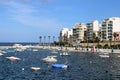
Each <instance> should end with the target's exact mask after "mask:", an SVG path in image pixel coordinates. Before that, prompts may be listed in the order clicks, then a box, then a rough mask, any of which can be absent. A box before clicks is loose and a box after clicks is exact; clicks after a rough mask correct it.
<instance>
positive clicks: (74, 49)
mask: <svg viewBox="0 0 120 80" xmlns="http://www.w3.org/2000/svg"><path fill="white" fill-rule="evenodd" d="M23 47H26V48H39V49H51V50H62V51H68V52H96V53H120V49H98V48H94V49H93V48H88V49H87V48H82V47H78V48H77V49H76V48H75V47H60V46H39V45H30V46H23ZM8 48H13V46H0V49H8Z"/></svg>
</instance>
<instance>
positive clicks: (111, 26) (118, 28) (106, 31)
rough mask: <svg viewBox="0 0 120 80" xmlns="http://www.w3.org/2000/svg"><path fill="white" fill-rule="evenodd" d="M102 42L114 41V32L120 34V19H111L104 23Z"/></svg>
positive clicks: (105, 20)
mask: <svg viewBox="0 0 120 80" xmlns="http://www.w3.org/2000/svg"><path fill="white" fill-rule="evenodd" d="M101 26H102V28H101V40H104V41H108V40H114V37H113V34H114V32H120V18H118V17H111V18H106V19H104V20H103V21H102V25H101Z"/></svg>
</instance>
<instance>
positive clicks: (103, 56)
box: [99, 54, 109, 58]
mask: <svg viewBox="0 0 120 80" xmlns="http://www.w3.org/2000/svg"><path fill="white" fill-rule="evenodd" d="M99 56H100V57H102V58H109V55H105V54H100V55H99Z"/></svg>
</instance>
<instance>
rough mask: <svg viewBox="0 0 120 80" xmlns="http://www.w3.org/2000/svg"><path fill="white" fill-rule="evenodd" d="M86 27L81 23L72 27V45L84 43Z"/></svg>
mask: <svg viewBox="0 0 120 80" xmlns="http://www.w3.org/2000/svg"><path fill="white" fill-rule="evenodd" d="M86 29H87V28H86V25H85V24H82V23H76V24H75V25H74V27H73V43H80V42H81V41H84V37H85V36H84V35H85V31H86Z"/></svg>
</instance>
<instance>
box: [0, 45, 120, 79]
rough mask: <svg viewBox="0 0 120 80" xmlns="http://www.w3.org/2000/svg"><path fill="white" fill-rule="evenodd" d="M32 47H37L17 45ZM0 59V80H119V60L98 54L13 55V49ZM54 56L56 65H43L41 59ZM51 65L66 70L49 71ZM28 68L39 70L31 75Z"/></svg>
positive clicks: (26, 52)
mask: <svg viewBox="0 0 120 80" xmlns="http://www.w3.org/2000/svg"><path fill="white" fill-rule="evenodd" d="M13 44H14V43H0V45H1V46H3V45H4V46H5V45H7V46H8V45H10V46H11V45H13ZM21 44H23V45H26V44H27V45H29V44H32V45H36V44H37V43H21ZM1 51H4V52H5V53H3V55H2V56H0V80H120V58H119V57H116V56H114V54H112V53H111V54H110V55H109V57H100V56H99V53H91V52H86V53H82V52H68V53H69V54H70V55H69V56H61V55H60V53H62V52H63V51H58V53H57V54H53V53H51V52H52V50H51V49H37V51H34V48H32V49H30V48H27V49H25V50H24V51H16V50H15V49H14V48H9V49H2V50H1ZM53 55H54V56H57V57H56V59H57V62H56V63H46V62H43V61H42V59H43V58H45V57H47V56H53ZM9 56H15V57H18V58H20V59H21V60H18V61H10V60H8V59H7V58H6V57H9ZM52 64H66V65H68V68H67V69H63V68H53V67H52V66H51V65H52ZM31 67H40V70H37V71H34V70H32V69H31Z"/></svg>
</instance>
